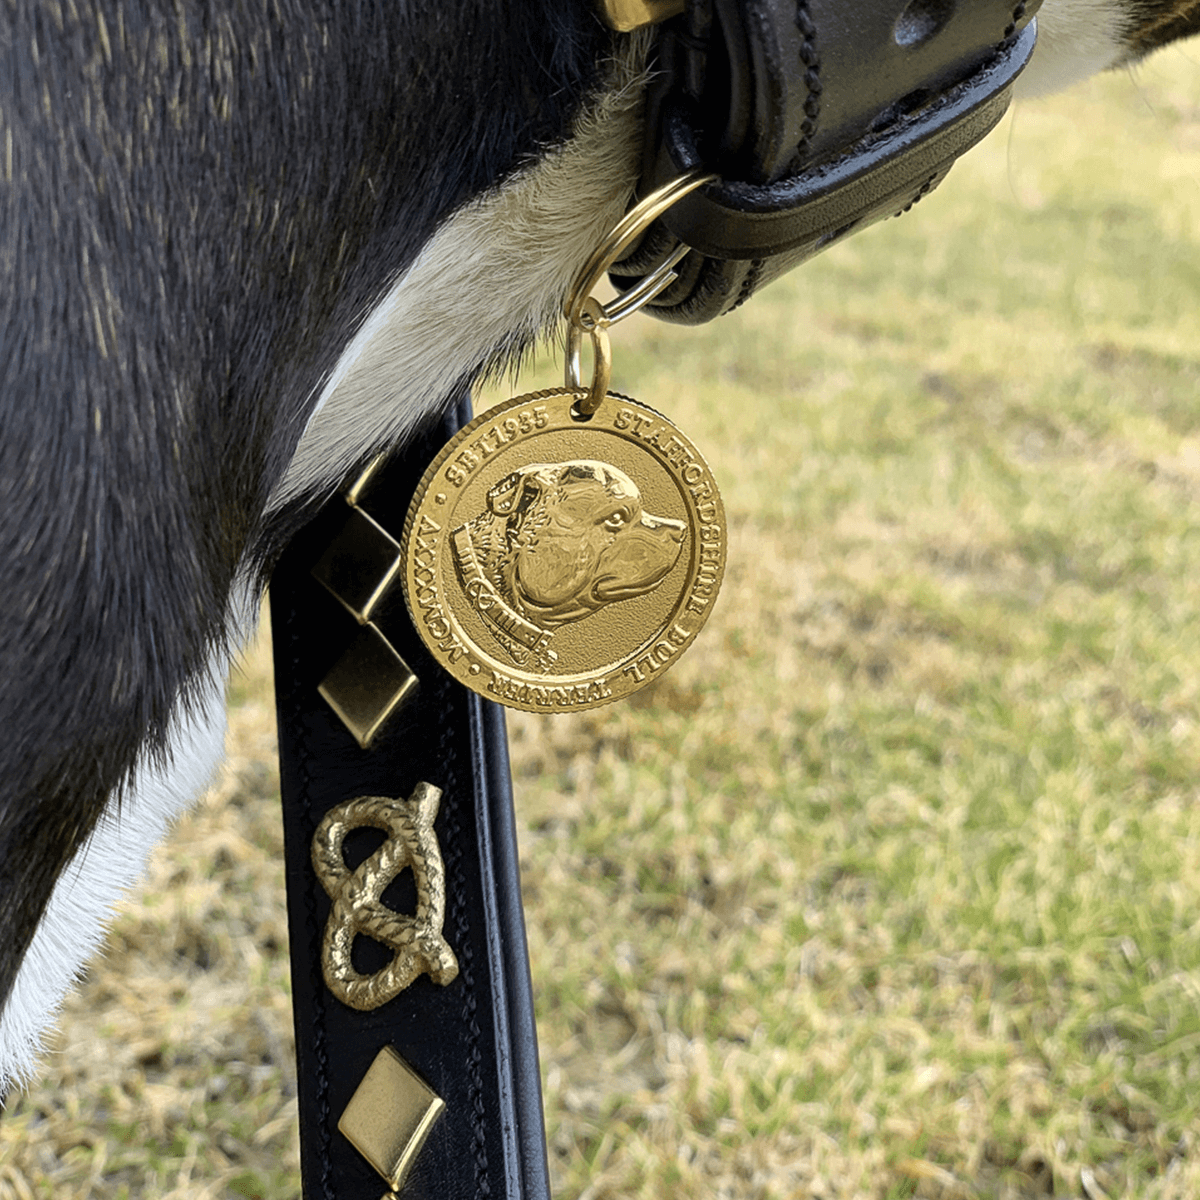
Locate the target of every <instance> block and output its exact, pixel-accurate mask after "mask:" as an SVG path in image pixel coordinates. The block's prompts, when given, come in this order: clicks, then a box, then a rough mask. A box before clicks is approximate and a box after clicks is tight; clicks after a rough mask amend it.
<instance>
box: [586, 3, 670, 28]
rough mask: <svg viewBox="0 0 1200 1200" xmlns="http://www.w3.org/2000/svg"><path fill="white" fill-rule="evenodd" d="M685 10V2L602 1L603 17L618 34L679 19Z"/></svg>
mask: <svg viewBox="0 0 1200 1200" xmlns="http://www.w3.org/2000/svg"><path fill="white" fill-rule="evenodd" d="M685 8H686V3H685V0H600V11H601V15H602V16H603V17H604V20H605V21H606V22H607V23H608V27H609V28H610V29H615V30H616V31H617V32H618V33H631V32H632V31H633V30H635V29H641V28H643V27H644V26H646V25H657V24H659V23H660V22H661V21H665V20H667V19H668V18H669V17H677V16H678V15H679V14H680V13H681V12H683V10H684V9H685Z"/></svg>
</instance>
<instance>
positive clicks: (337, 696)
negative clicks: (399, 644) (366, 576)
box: [317, 623, 418, 750]
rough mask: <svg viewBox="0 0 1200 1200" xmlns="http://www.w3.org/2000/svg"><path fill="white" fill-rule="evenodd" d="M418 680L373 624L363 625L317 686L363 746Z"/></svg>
mask: <svg viewBox="0 0 1200 1200" xmlns="http://www.w3.org/2000/svg"><path fill="white" fill-rule="evenodd" d="M417 687H418V680H417V677H416V675H415V674H413V672H412V670H411V668H410V667H409V665H408V663H406V662H405V661H404V659H403V658H401V657H400V655H399V654H398V653H397V651H396V648H395V647H394V646H393V645H392V643H391V642H389V641H388V640H387V638H386V637H384V636H383V634H382V633H380V632H379V630H378V629H377V628H376V627H375V626H374V625H372V624H370V623H368V624H366V625H363V626H362V627H361V628H360V629H359V630H358V631H357V632H356V633H355V635H354V640H353V641H352V642H351V643H350V645H349V647H348V648H347V649H346V652H345V653H344V654H343V655H342V657H341V658H339V659H338V661H337V662H335V663H334V664H333V666H332V668H330V671H329V673H328V674H327V675H326V676H325V678H324V679H323V680H321V682H320V684H319V685H318V687H317V691H319V692H320V693H321V695H322V697H324V699H325V701H326V703H328V705H329V707H330V708H332V709H333V711H334V712H335V713H337V715H338V717H340V718H341V721H342V724H343V725H345V726H346V728H347V729H348V730H349V731H350V733H351V734H353V736H354V738H355V740H356V741H357V742H358V744H359V745H360V746H361V747H362V748H363V749H364V750H366V749H368V748H369V747H370V745H371V741H372V739H373V738H374V737H375V735H376V734H377V733H378V732H379V731H380V729H382V728H383V726H384V724H385V723H386V722H387V720H388V718H389V717H390V716H391V715H392V714H393V713H394V712H395V711H396V710H397V709H398V708H399V707H400V706H401V705H402V704H403V703H404V702H405V701H406V700H409V699H410V698H411V697H412V696H413V694H414V693H415V692H416V690H417Z"/></svg>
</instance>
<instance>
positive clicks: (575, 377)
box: [563, 172, 716, 417]
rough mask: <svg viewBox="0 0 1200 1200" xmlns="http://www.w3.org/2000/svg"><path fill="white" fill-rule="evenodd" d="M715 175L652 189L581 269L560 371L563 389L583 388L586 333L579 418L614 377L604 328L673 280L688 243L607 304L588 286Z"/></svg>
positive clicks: (591, 410)
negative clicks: (588, 348) (588, 374)
mask: <svg viewBox="0 0 1200 1200" xmlns="http://www.w3.org/2000/svg"><path fill="white" fill-rule="evenodd" d="M715 178H716V176H715V175H701V174H699V173H698V172H692V173H690V174H688V175H681V176H680V177H679V178H678V179H675V180H673V181H672V182H671V183H668V184H665V185H664V186H663V187H660V188H658V189H657V190H656V191H653V192H651V193H650V195H649V196H647V197H646V198H645V199H644V200H642V201H639V203H637V204H635V205H634V206H633V208H631V209H630V210H629V211H628V212H627V213H626V214H625V216H624V217H622V218H621V220H620V221H619V222H618V223H617V225H616V227H615V228H614V229H613V231H612V232H611V233H610V234H609V235H608V237H606V238H605V239H604V241H603V242H601V243H600V245H599V246H597V247H596V249H595V250H594V251H593V252H592V254H591V257H590V258H588V260H587V262H586V263H585V264H584V266H583V270H582V271H580V272H579V275H578V276H577V278H576V280H575V284H574V286H573V287H572V288H571V292H570V295H569V296H568V297H567V302H566V304H565V305H564V306H563V311H564V313H565V314H566V318H567V361H566V369H565V371H564V375H565V378H566V384H567V387H568V388H570V389H571V390H572V391H574V392H583V391H584V390H585V389H584V385H583V378H582V371H581V367H580V361H579V360H580V351H581V349H582V346H583V335H584V334H585V333H586V334H587V335H588V337H590V338H591V339H592V356H593V359H594V366H593V369H592V382H591V386H590V387H588V388H587V389H586V390H587V395H586V396H582V397H581V398H580V400H579V401H578V402H577V403H576V405H575V408H576V410H577V411H578V413H579V414H580V416H583V417H590V416H591V415H592V413H594V412H595V411H596V409H597V408H599V407H600V403H601V401H602V400H603V399H604V397H605V396H606V395H608V384H609V380H610V379H611V377H612V347H611V345H610V344H609V340H608V327H609V326H610V325H614V324H615V323H616V322H617V321H621V320H623V319H624V318H625V317H628V316H629V315H630V314H631V313H635V312H637V310H638V309H639V308H641V307H642V306H643V305H645V304H649V302H650V301H651V300H653V299H654V297H655V296H657V295H658V294H659V293H660V292H662V291H664V290H665V289H666V288H667V287H669V286H670V285H671V284H672V283H674V282H675V280H676V279H677V278H678V277H679V276H678V272H677V271H676V270H675V267H676V266H677V265H678V263H679V260H680V259H681V258H683V256H684V255H685V254H686V253H687V252H688V247H687V246H685V245H682V244H681V245H679V246H676V247H675V249H674V250H672V251H671V253H670V254H669V255H667V257H666V258H665V259H664V260H663V261H662V262H661V263H659V264H658V266H657V267H655V268H654V270H653V271H651V272H650V273H649V274H648V275H646V276H645V277H644V278H642V279H641V280H640V281H639V282H638V283H636V284H635V285H634V286H633V287H631V288H630V289H629V290H628V291H626V292H622V293H621V294H620V295H619V296H617V297H616V299H614V300H610V301H609V302H608V303H607V304H601V303H600V301H599V300H597V299H596V297H595V296H593V295H592V290H593V289H594V288H595V287H597V286H598V285H599V283H600V281H601V280H602V279H603V278H604V276H605V275H606V274H607V273H608V270H609V268H610V267H611V266H612V265H613V264H614V263H616V262H617V261H619V260H620V258H621V257H622V256H623V255H624V254H625V252H626V251H627V250H628V249H629V247H630V246H632V245H633V243H634V242H635V241H636V240H637V239H638V238H639V237H641V235H642V233H644V232H645V230H646V229H648V228H649V227H650V225H652V224H653V223H654V222H655V221H657V220H658V218H659V217H661V216H662V214H663V213H665V212H666V211H667V209H668V208H670V207H671V205H672V204H674V203H675V202H676V201H677V200H681V199H682V198H683V197H684V196H686V195H687V194H688V193H689V192H694V191H695V190H696V189H697V188H698V187H703V185H704V184H706V183H709V182H711V181H712V180H713V179H715Z"/></svg>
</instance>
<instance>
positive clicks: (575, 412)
mask: <svg viewBox="0 0 1200 1200" xmlns="http://www.w3.org/2000/svg"><path fill="white" fill-rule="evenodd" d="M585 394H586V393H585ZM582 399H583V395H581V396H580V397H579V400H582ZM579 400H576V401H575V403H574V404H572V405H571V420H572V421H580V422H584V421H590V420H591V419H592V418H593V417H594V416H595V415H596V414H595V413H585V412H583V411H581V410H580V407H579Z"/></svg>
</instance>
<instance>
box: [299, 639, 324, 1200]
mask: <svg viewBox="0 0 1200 1200" xmlns="http://www.w3.org/2000/svg"><path fill="white" fill-rule="evenodd" d="M288 634H289V639H288V641H289V644H288V650H289V654H290V658H291V660H292V670H293V673H294V674H296V675H298V674H299V671H300V663H301V658H302V656H301V646H300V635H299V631H298V630H297V628H296V624H295V622H294V621H289V622H288ZM288 726H289V728H290V730H291V731H292V732H291V735H290V736H291V739H292V745H293V746H296V747H298V748H299V749H298V752H297V755H296V758H297V764H298V766H299V768H300V780H301V785H300V795H299V796H297V797H296V803H297V806H298V808H299V811H300V812H301V813H307V811H308V794H309V785H310V783H311V781H312V772H311V769H310V764H311V763H312V754H311V753H310V751H309V749H308V746H309V742H310V739H309V737H308V736H307V731H306V730H305V729H304V728H303V721H302V720H301V719H300V717H299V715H298V714H297V713H296V711H295V708H294V707H293V709H292V712H291V713H290V715H289V720H288ZM308 824H309V822H307V821H305V822H304V829H303V834H304V836H303V839H302V841H303V844H304V845H306V846H307V845H308V842H309V839H310V838H311V836H312V832H313V831H312V829H310V828H308ZM316 893H317V887H316V881H315V880H313V881H312V886H311V887H306V888H305V894H304V907H305V924H306V926H307V929H306V932H307V944H308V946H310V947H312V946H319V945H320V944H321V927H320V922H319V921H318V919H317V894H316ZM309 958H310V972H311V974H312V980H313V1008H314V1009H315V1015H316V1020H315V1021H313V1040H312V1046H313V1054H314V1057H315V1058H316V1061H317V1107H318V1112H319V1114H320V1117H319V1120H318V1121H317V1129H318V1131H319V1132H318V1137H319V1139H320V1141H319V1143H318V1146H317V1160H318V1162H319V1163H320V1165H321V1181H320V1186H321V1193H322V1195H324V1196H325V1198H326V1200H336V1197H335V1195H334V1192H333V1182H332V1181H333V1155H332V1149H331V1141H332V1135H331V1133H330V1129H331V1127H332V1123H331V1120H330V1115H331V1112H332V1106H331V1105H330V1103H329V1049H328V1046H327V1045H326V1038H325V1012H326V1008H325V993H324V990H323V989H324V986H325V981H324V979H323V978H322V976H321V968H320V956H319V955H316V954H310V955H309Z"/></svg>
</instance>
